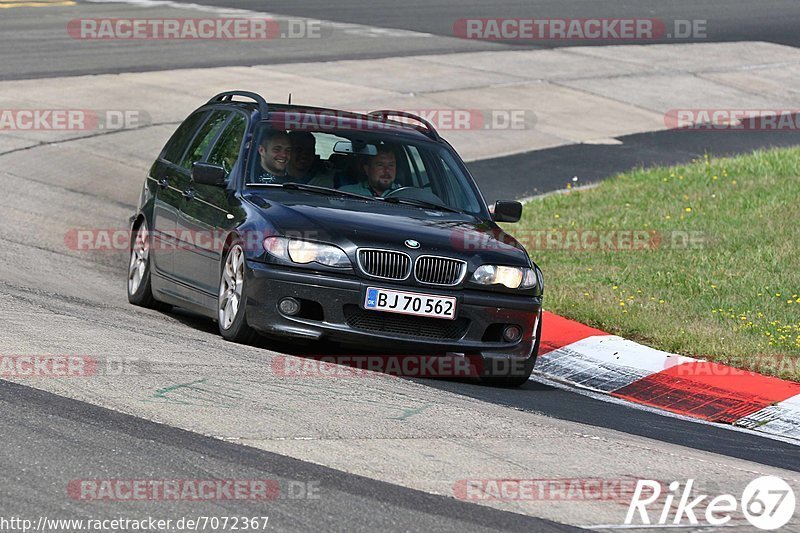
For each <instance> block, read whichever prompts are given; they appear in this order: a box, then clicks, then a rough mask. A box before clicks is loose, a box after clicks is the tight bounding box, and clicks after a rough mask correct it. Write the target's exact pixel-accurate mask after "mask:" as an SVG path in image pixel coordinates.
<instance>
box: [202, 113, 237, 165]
mask: <svg viewBox="0 0 800 533" xmlns="http://www.w3.org/2000/svg"><path fill="white" fill-rule="evenodd" d="M246 129H247V118H246V117H245V116H244V115H242V114H241V113H234V115H233V117H232V118H231V121H230V122H229V123H228V126H227V127H226V128H225V131H223V132H222V135H220V136H219V140H218V141H217V144H215V145H214V148H212V149H211V153H210V154H209V155H208V162H209V163H211V164H213V165H219V166H221V167H222V168H224V169H225V172H227V173H228V174H230V172H231V169H232V168H233V166H234V164H236V160H237V159H238V158H239V150H240V148H241V147H242V139H243V138H244V132H245V130H246Z"/></svg>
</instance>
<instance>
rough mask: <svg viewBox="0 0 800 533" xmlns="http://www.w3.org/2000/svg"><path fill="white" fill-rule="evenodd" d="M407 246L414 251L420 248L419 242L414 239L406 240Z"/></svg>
mask: <svg viewBox="0 0 800 533" xmlns="http://www.w3.org/2000/svg"><path fill="white" fill-rule="evenodd" d="M406 246H408V247H409V248H411V249H412V250H416V249H417V248H419V243H418V242H417V241H415V240H414V239H407V240H406Z"/></svg>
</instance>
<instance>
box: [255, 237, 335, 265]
mask: <svg viewBox="0 0 800 533" xmlns="http://www.w3.org/2000/svg"><path fill="white" fill-rule="evenodd" d="M264 249H265V250H266V251H267V252H268V253H270V254H271V255H274V256H275V257H278V258H280V259H284V260H286V261H291V262H292V263H299V264H303V265H305V264H308V263H319V264H321V265H325V266H329V267H334V268H349V267H350V266H351V264H350V259H348V258H347V254H345V253H344V251H343V250H342V249H341V248H338V247H336V246H332V245H330V244H320V243H317V242H311V241H302V240H300V239H287V238H286V237H267V238H266V239H264Z"/></svg>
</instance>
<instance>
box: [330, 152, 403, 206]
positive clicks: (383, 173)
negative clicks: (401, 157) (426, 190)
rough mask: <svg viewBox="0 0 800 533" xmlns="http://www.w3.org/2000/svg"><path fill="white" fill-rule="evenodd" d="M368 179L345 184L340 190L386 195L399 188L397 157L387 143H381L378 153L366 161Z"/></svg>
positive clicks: (368, 194) (370, 194)
mask: <svg viewBox="0 0 800 533" xmlns="http://www.w3.org/2000/svg"><path fill="white" fill-rule="evenodd" d="M364 174H365V175H366V176H367V179H366V181H361V182H359V183H355V184H353V185H345V186H344V187H341V188H340V189H339V190H342V191H345V192H354V193H356V194H361V195H363V196H386V194H387V193H388V192H389V191H392V190H394V189H399V188H400V186H399V185H397V183H395V178H396V177H397V158H396V156H395V153H394V150H392V149H391V148H390V147H389V146H387V145H385V144H384V145H379V146H378V153H377V154H376V155H373V156H371V157H369V158H368V159H367V161H365V162H364Z"/></svg>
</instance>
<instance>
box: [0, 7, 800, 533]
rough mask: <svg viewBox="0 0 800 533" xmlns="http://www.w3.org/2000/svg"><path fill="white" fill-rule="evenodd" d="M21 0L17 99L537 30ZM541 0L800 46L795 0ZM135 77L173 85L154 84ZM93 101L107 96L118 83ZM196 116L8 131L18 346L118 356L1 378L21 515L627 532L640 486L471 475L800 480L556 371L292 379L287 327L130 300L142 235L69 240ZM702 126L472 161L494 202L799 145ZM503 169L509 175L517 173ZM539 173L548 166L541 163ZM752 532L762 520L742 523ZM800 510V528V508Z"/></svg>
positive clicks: (5, 48)
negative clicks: (104, 83)
mask: <svg viewBox="0 0 800 533" xmlns="http://www.w3.org/2000/svg"><path fill="white" fill-rule="evenodd" d="M4 3H9V4H12V3H13V2H10V1H8V2H6V1H5V0H4V1H3V2H0V84H2V85H0V87H2V88H0V107H6V108H14V107H24V106H28V107H30V106H31V105H32V104H31V103H30V102H29V101H26V95H25V94H24V92H19V93H17V92H15V91H22V89H20V88H21V87H29V86H26V85H24V83H28V82H26V81H25V80H38V81H37V82H36V83H37V84H39V85H42V86H46V85H47V84H50V83H56V84H58V85H57V86H56V89H57V90H61V88H62V87H63V91H64V92H65V93H69V92H70V91H71V90H72V88H73V87H74V86H73V85H71V84H72V82H71V81H70V80H71V78H69V77H72V76H75V77H78V76H81V77H91V76H92V75H96V74H117V73H139V72H148V71H151V72H156V71H162V70H170V69H176V68H188V67H193V68H200V67H203V68H216V67H223V66H239V65H242V66H244V65H268V64H278V63H301V62H307V61H323V60H325V61H333V60H342V59H350V60H362V59H367V58H381V57H396V56H405V55H420V54H442V53H453V52H468V51H496V50H497V51H499V50H510V49H520V48H526V47H532V46H533V45H529V44H521V43H514V42H510V43H498V42H480V41H465V40H456V39H453V38H452V24H453V21H454V20H457V19H459V18H464V17H513V16H518V17H523V16H532V15H531V10H532V7H531V5H530V3H529V2H512V1H501V2H495V3H489V2H482V3H481V2H449V3H447V4H446V5H443V4H444V3H439V4H434V3H431V2H418V1H416V0H414V1H412V2H407V3H404V4H402V6H401V4H398V3H396V2H388V1H385V0H380V1H376V2H369V3H368V7H364V6H363V5H359V3H358V2H337V3H331V2H321V1H319V2H317V1H314V2H283V1H278V2H250V1H245V0H237V1H229V0H219V1H217V0H198V1H196V2H193V3H196V4H203V5H209V6H215V7H219V8H236V9H246V10H253V11H263V12H267V13H275V14H281V15H286V16H292V17H313V18H318V19H322V20H325V21H335V22H336V23H338V24H342V25H344V26H340V27H339V28H340V29H341V28H345V29H346V31H344V32H343V34H342V35H340V36H339V37H336V38H332V39H328V40H326V41H325V43H324V46H323V45H322V44H320V43H318V42H315V41H313V40H309V41H307V42H302V41H297V42H291V41H289V42H281V43H276V44H275V46H270V47H264V48H258V47H254V46H251V45H248V44H242V43H236V42H228V43H198V44H197V46H193V43H185V42H178V43H176V42H169V41H163V42H149V43H146V44H143V45H142V46H141V47H137V48H133V47H126V46H122V45H121V43H107V44H103V43H96V42H92V43H82V42H77V41H75V40H74V39H70V38H69V37H66V36H65V35H63V28H64V26H65V24H67V22H68V21H70V20H72V19H75V18H79V17H91V16H92V14H93V13H94V12H95V10H98V9H102V10H103V13H104V14H103V16H115V14H116V15H118V16H139V17H153V18H154V17H165V18H166V17H174V16H177V15H176V13H183V12H184V11H183V10H182V9H181V8H176V7H175V6H174V5H171V4H170V3H167V4H162V5H156V4H153V3H149V2H148V3H146V5H142V6H135V7H132V6H130V5H128V4H122V3H113V4H106V3H103V4H95V3H89V2H78V3H73V2H70V1H67V2H66V4H67V5H63V6H55V5H53V6H47V5H42V6H40V7H37V6H24V5H20V6H8V8H7V9H2V7H3V4H4ZM20 3H21V4H22V3H23V2H20ZM46 3H47V2H43V4H46ZM534 7H535V9H536V16H541V17H546V16H549V17H601V16H605V17H614V16H648V17H663V18H664V19H669V20H672V19H676V18H678V19H697V18H702V19H708V20H709V36H710V38H711V39H712V40H715V41H720V42H727V41H743V40H747V41H750V40H760V41H769V42H773V43H779V44H785V45H790V46H800V38H798V34H797V28H798V27H800V7H799V6H798V5H797V4H796V3H795V2H793V1H790V0H776V1H775V2H771V3H770V7H769V10H766V9H764V8H763V7H760V6H759V5H758V3H756V2H745V1H740V0H735V1H731V2H722V1H699V2H688V1H687V2H677V1H674V2H663V1H657V0H645V1H643V2H641V3H639V4H637V7H636V8H635V10H636V13H632V12H631V11H632V10H633V9H634V8H631V7H630V5H629V4H627V3H626V4H625V5H622V4H620V3H617V2H609V1H605V2H598V1H590V0H562V1H555V0H552V1H550V0H548V1H542V2H537V3H536V4H535V6H534ZM215 12H216V11H214V12H209V13H215ZM131 13H134V14H135V15H131ZM183 16H192V15H186V14H184V15H183ZM209 16H213V14H212V15H209ZM712 30H713V31H712ZM538 46H541V45H538ZM204 72H205V71H204ZM123 75H124V74H123ZM382 75H385V76H391V75H392V74H391V73H385V74H382ZM216 81H218V80H216ZM6 82H8V83H6ZM17 83H19V84H20V85H15V84H17ZM137 83H140V82H137ZM182 83H185V82H183V81H181V80H180V79H176V81H175V87H174V92H175V93H177V94H186V93H190V94H191V93H193V92H194V91H196V90H197V88H196V86H193V87H192V88H191V89H190V88H189V87H188V86H182V85H181V84H182ZM193 83H199V82H197V80H194V81H193ZM132 90H137V91H152V94H153V98H154V99H156V98H164V95H163V94H161V93H160V92H159V91H158V90H156V89H154V88H153V87H148V85H147V84H146V83H140V84H139V85H135V89H132ZM795 90H796V88H795ZM200 92H201V93H202V92H204V91H202V90H201V91H200ZM146 94H149V93H146ZM72 96H73V98H74V99H76V100H77V101H82V102H85V107H86V108H91V107H92V101H93V97H96V96H98V95H97V94H95V93H91V92H87V93H83V94H75V95H72ZM19 102H25V104H20V103H19ZM200 103H201V102H197V104H198V105H199V104H200ZM41 105H42V106H45V107H46V106H54V105H58V104H53V103H50V102H43V103H41ZM119 105H120V108H121V107H123V106H124V102H120V104H119ZM174 128H175V121H174V120H170V121H168V122H164V123H156V124H151V125H148V126H147V127H143V128H140V129H135V130H132V131H122V132H116V133H97V134H92V135H75V136H69V135H68V136H64V137H60V138H58V139H57V140H53V139H51V138H49V137H47V136H46V135H44V134H43V135H42V136H41V138H39V142H38V143H37V144H35V145H27V144H26V145H24V146H23V145H19V146H17V144H16V143H17V141H18V140H19V139H16V138H15V137H14V136H13V135H9V136H6V137H5V138H3V136H4V135H6V133H5V132H2V131H0V141H2V142H7V143H8V144H7V145H5V144H3V145H0V148H2V149H0V184H2V191H3V194H2V195H0V245H2V252H0V321H1V322H2V327H0V355H2V354H55V355H60V354H65V355H78V356H88V357H92V358H94V359H96V360H98V361H100V362H101V371H100V372H99V373H97V374H95V375H93V376H90V377H74V378H68V379H57V378H41V379H38V378H24V377H17V378H10V379H7V380H5V379H3V380H0V427H2V430H0V433H2V437H3V443H4V446H3V449H4V453H3V454H0V457H2V459H1V460H0V487H1V488H0V518H9V517H12V516H14V517H24V518H29V519H32V520H34V522H35V521H36V520H37V519H38V518H39V517H42V516H46V517H48V518H62V519H81V518H82V519H88V518H108V519H111V518H115V517H123V518H143V517H146V516H152V517H156V518H165V519H167V518H169V519H173V520H175V519H178V518H181V517H187V518H191V517H198V516H218V517H219V516H234V515H238V516H269V529H270V530H276V531H283V530H290V531H309V530H326V531H327V530H330V531H345V530H347V531H383V530H386V531H569V530H573V529H575V527H574V526H577V527H587V528H592V529H596V530H611V526H615V525H616V526H619V525H620V524H622V521H623V519H624V517H625V512H626V510H627V503H626V502H624V501H618V500H614V499H611V500H608V499H606V500H603V499H601V500H592V499H585V500H581V499H578V500H568V499H563V498H553V499H551V500H548V499H544V500H537V499H535V498H534V499H527V500H526V499H514V498H509V499H505V500H504V499H497V500H486V499H483V500H480V499H478V500H475V499H473V500H470V499H469V498H465V497H462V496H461V492H459V490H458V487H459V486H460V485H459V483H463V482H464V480H470V479H480V480H487V479H491V480H497V479H547V480H554V481H564V480H570V479H572V480H574V479H601V480H608V481H615V480H617V481H618V480H621V479H632V478H647V479H655V480H662V481H666V482H669V481H672V480H680V481H685V480H687V479H690V478H692V479H696V480H697V482H698V484H699V485H701V487H703V488H705V489H707V491H708V492H714V491H716V492H714V493H715V494H720V493H723V492H724V493H727V492H730V493H732V494H741V491H742V489H743V488H744V487H745V486H746V485H747V484H748V482H750V481H751V480H752V479H754V478H755V477H757V476H759V475H775V476H779V477H781V478H783V479H786V480H787V481H789V482H790V483H793V484H794V485H795V486H798V480H800V474H798V472H800V454H799V453H798V448H797V445H796V444H793V443H790V442H784V441H781V440H775V439H770V438H767V437H764V436H759V435H754V434H752V433H748V432H743V431H737V430H732V429H730V428H726V427H721V426H713V425H708V424H701V423H698V422H695V421H690V420H687V419H683V418H678V417H672V416H665V415H663V414H659V413H655V412H651V411H646V410H641V409H636V408H633V407H630V406H627V405H623V404H615V403H607V402H604V401H601V400H599V399H596V398H594V397H590V396H587V395H584V394H579V393H576V392H575V391H572V390H569V389H565V388H562V387H556V386H552V385H550V384H547V383H544V382H540V381H530V382H529V383H528V384H527V385H525V386H524V387H522V388H520V389H516V390H505V389H491V388H487V387H483V386H481V385H479V384H477V383H474V382H470V381H464V382H462V381H446V380H426V379H399V378H395V377H390V376H383V375H369V376H357V377H346V378H341V379H336V378H301V379H298V378H293V377H291V376H281V375H276V374H275V373H274V372H273V371H272V369H273V368H275V364H276V361H284V360H285V359H284V358H286V357H294V356H302V355H304V354H307V353H308V352H309V349H308V348H307V347H303V346H292V345H278V344H275V343H269V342H267V341H260V342H259V343H258V344H257V345H255V346H240V345H235V344H231V343H227V342H225V341H223V340H222V339H221V338H220V337H219V335H218V334H217V331H216V324H214V323H212V322H211V321H208V320H205V319H201V318H198V317H196V316H193V315H191V314H189V313H185V312H183V311H181V310H175V311H172V312H168V313H164V312H157V311H152V310H144V309H141V308H137V307H133V306H131V305H129V304H128V302H127V299H126V296H125V274H126V268H127V260H128V257H127V253H126V252H125V251H124V250H122V251H120V250H115V251H90V252H85V251H80V250H75V249H71V248H70V246H69V243H68V241H67V240H65V234H66V233H67V232H68V231H69V230H70V229H75V228H107V229H110V228H120V227H125V224H126V223H127V217H128V216H129V215H130V214H131V213H132V212H133V210H134V209H135V203H136V200H137V197H138V194H139V191H140V188H141V184H142V180H143V178H144V175H145V173H146V171H147V168H148V167H149V165H150V164H151V163H152V160H153V158H154V156H155V154H156V152H157V150H158V149H159V148H160V147H161V146H162V145H163V143H164V141H165V140H166V139H167V138H168V136H169V135H170V133H171V132H172V131H173V130H174ZM693 135H694V136H691V137H687V136H681V135H678V134H675V133H673V132H664V131H660V132H650V133H638V134H633V135H630V136H625V137H623V138H621V139H620V140H621V141H622V143H621V144H614V145H589V144H573V145H567V146H560V147H555V148H550V149H546V150H538V151H534V152H529V153H522V154H516V155H511V156H508V157H505V158H500V159H482V160H478V161H474V162H471V163H470V168H471V170H472V171H473V173H474V174H475V176H476V178H477V180H478V182H479V184H483V185H484V187H485V188H490V187H491V191H487V199H489V200H492V199H495V198H499V197H517V198H520V197H524V196H528V195H531V194H537V193H542V192H548V191H551V190H556V189H559V188H563V186H564V176H571V175H575V176H580V179H581V181H582V183H589V182H593V181H597V180H600V179H603V178H606V177H608V176H609V175H612V174H614V173H616V172H619V171H622V170H626V169H628V168H631V167H634V166H637V165H641V164H645V165H648V164H660V163H674V162H681V161H687V160H689V159H691V158H693V157H697V156H698V155H701V154H702V153H704V152H711V153H718V154H726V153H738V152H746V151H749V150H751V149H753V148H755V147H761V146H784V145H795V144H798V139H800V137H798V135H797V133H796V132H787V133H780V134H778V133H776V134H774V135H770V134H763V133H761V134H753V135H741V136H737V137H732V136H725V135H719V134H709V135H705V136H704V135H703V134H693ZM3 147H5V148H3ZM498 165H499V166H502V167H503V168H504V169H505V170H506V173H507V175H508V176H509V179H507V180H504V181H503V182H502V184H501V185H499V186H498V182H497V181H495V180H494V177H495V169H496V168H497V166H498ZM531 169H536V176H537V179H536V180H535V182H534V181H532V180H530V179H526V177H527V176H530V173H531ZM515 176H516V177H515ZM120 362H123V363H124V364H123V366H122V367H120V366H119V363H120ZM120 368H122V370H119V369H120ZM117 370H119V371H117ZM100 479H109V480H134V479H151V480H152V479H156V480H204V479H232V480H233V479H239V480H253V479H258V480H261V479H266V480H269V481H270V482H274V483H276V484H277V485H278V486H279V487H280V494H281V496H280V497H278V498H276V499H270V500H268V501H259V502H241V501H235V500H233V501H228V500H214V501H209V502H205V501H182V502H173V501H164V500H163V499H161V500H159V499H152V500H146V501H99V502H98V501H93V500H91V499H86V498H81V497H77V496H76V495H75V493H74V491H72V490H71V489H70V487H73V486H74V485H75V483H77V482H80V481H81V480H84V481H85V480H100ZM629 499H630V498H629V497H628V500H629ZM730 526H731V527H732V528H733V529H735V530H740V531H749V530H750V526H749V525H748V524H747V523H746V522H742V521H733V522H732V523H731V524H730ZM791 526H793V527H794V528H798V527H800V526H798V523H797V522H796V521H795V522H793V523H792V524H791ZM0 529H1V528H0ZM51 530H52V531H60V530H65V531H66V530H75V531H77V529H75V528H71V529H70V528H62V529H57V528H51ZM795 530H798V529H795Z"/></svg>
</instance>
